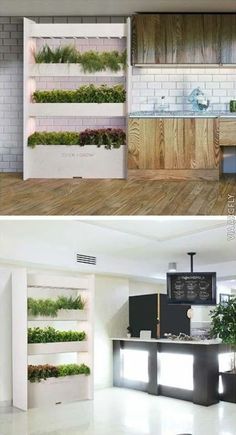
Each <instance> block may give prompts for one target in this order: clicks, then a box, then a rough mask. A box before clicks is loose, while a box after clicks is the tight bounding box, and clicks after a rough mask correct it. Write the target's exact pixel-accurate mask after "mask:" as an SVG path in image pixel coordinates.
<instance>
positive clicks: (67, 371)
mask: <svg viewBox="0 0 236 435" xmlns="http://www.w3.org/2000/svg"><path fill="white" fill-rule="evenodd" d="M89 374H90V368H89V367H88V366H86V365H85V364H80V365H78V364H62V365H59V366H53V365H49V364H44V365H37V366H35V365H29V366H28V380H29V381H30V382H40V381H41V380H42V379H44V380H46V379H48V378H59V377H64V376H73V375H86V376H88V375H89Z"/></svg>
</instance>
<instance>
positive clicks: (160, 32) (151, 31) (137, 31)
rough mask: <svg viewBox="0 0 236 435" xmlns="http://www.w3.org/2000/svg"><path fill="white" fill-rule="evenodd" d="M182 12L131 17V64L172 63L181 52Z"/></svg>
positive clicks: (176, 60) (175, 61)
mask: <svg viewBox="0 0 236 435" xmlns="http://www.w3.org/2000/svg"><path fill="white" fill-rule="evenodd" d="M182 23H183V15H182V14H155V15H143V14H141V15H134V16H133V17H132V44H131V45H132V49H131V50H132V64H168V63H169V64H174V63H177V62H178V56H179V53H181V52H182V45H183V37H182V33H183V32H182V26H183V24H182Z"/></svg>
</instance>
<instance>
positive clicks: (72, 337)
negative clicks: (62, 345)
mask: <svg viewBox="0 0 236 435" xmlns="http://www.w3.org/2000/svg"><path fill="white" fill-rule="evenodd" d="M85 339H86V334H85V332H84V331H82V332H77V331H58V330H56V329H54V328H53V327H52V326H48V327H46V328H39V327H36V328H28V343H58V342H65V341H83V340H85Z"/></svg>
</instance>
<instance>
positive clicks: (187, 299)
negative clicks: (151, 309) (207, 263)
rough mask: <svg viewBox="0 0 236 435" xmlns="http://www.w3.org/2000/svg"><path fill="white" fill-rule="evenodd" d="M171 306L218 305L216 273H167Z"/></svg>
mask: <svg viewBox="0 0 236 435" xmlns="http://www.w3.org/2000/svg"><path fill="white" fill-rule="evenodd" d="M167 293H168V303H169V304H187V305H216V273H215V272H202V273H201V272H192V273H191V272H187V273H167Z"/></svg>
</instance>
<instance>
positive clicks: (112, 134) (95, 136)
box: [28, 128, 126, 149]
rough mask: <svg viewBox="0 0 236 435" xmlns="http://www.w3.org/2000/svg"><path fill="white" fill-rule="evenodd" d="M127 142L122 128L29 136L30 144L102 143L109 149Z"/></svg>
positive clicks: (36, 133) (37, 133)
mask: <svg viewBox="0 0 236 435" xmlns="http://www.w3.org/2000/svg"><path fill="white" fill-rule="evenodd" d="M125 144H126V134H125V132H124V131H123V130H122V129H115V128H114V129H113V128H107V129H98V130H90V129H86V130H85V131H83V132H81V133H74V132H67V131H64V132H46V131H45V132H35V133H33V134H32V135H31V136H29V138H28V146H29V147H31V148H34V147H35V146H36V145H79V146H85V145H96V146H97V147H100V146H102V145H104V146H105V148H107V149H111V148H120V146H121V145H125Z"/></svg>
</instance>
